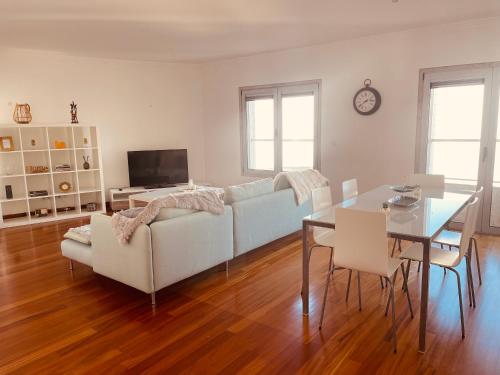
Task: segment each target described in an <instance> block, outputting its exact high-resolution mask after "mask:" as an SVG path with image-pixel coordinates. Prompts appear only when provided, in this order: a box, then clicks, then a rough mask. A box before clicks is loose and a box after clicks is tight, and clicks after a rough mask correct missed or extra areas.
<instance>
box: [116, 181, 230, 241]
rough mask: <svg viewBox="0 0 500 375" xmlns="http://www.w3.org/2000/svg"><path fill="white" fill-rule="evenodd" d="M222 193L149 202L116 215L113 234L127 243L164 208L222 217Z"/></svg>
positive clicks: (201, 192) (200, 192) (191, 193)
mask: <svg viewBox="0 0 500 375" xmlns="http://www.w3.org/2000/svg"><path fill="white" fill-rule="evenodd" d="M222 193H223V190H222V189H210V190H194V191H186V192H180V193H172V194H169V195H167V196H166V197H162V198H157V199H155V200H153V201H151V202H149V203H148V205H147V206H146V207H139V208H131V209H129V210H125V211H120V212H117V213H114V214H113V216H112V218H111V226H112V228H113V233H114V234H115V236H116V238H117V239H118V241H119V242H120V243H122V244H125V243H127V242H128V241H129V240H130V238H131V237H132V235H133V234H134V232H135V230H136V229H137V228H138V227H139V225H141V224H149V223H151V222H152V221H153V220H154V219H155V218H156V216H157V215H158V213H159V212H160V209H162V208H185V209H191V210H198V211H207V212H211V213H213V214H217V215H221V214H223V213H224V201H223V200H222Z"/></svg>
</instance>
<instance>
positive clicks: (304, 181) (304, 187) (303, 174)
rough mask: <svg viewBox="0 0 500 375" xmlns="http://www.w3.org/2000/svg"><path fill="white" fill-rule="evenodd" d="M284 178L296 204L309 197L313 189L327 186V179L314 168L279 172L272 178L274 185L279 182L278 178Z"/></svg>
mask: <svg viewBox="0 0 500 375" xmlns="http://www.w3.org/2000/svg"><path fill="white" fill-rule="evenodd" d="M282 178H286V179H287V180H288V182H289V184H290V186H291V187H292V189H293V191H294V192H295V199H296V200H297V204H298V205H301V204H302V203H304V202H305V201H307V200H308V199H310V198H311V191H312V190H313V189H316V188H319V187H323V186H327V185H328V179H327V178H326V177H324V176H323V175H322V174H321V173H319V172H318V171H317V170H315V169H306V170H303V171H292V172H280V173H278V174H277V175H276V177H275V178H274V187H275V189H274V190H276V186H277V185H278V184H279V182H280V179H282Z"/></svg>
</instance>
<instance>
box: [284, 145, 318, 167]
mask: <svg viewBox="0 0 500 375" xmlns="http://www.w3.org/2000/svg"><path fill="white" fill-rule="evenodd" d="M313 166H314V141H302V142H301V141H284V142H283V170H284V171H290V170H297V169H306V168H313Z"/></svg>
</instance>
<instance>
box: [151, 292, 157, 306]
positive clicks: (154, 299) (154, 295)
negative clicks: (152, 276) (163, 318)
mask: <svg viewBox="0 0 500 375" xmlns="http://www.w3.org/2000/svg"><path fill="white" fill-rule="evenodd" d="M151 305H153V306H155V305H156V294H155V292H153V293H151Z"/></svg>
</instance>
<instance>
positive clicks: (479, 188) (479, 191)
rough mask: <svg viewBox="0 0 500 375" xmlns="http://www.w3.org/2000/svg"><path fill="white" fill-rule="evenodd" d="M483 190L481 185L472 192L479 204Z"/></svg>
mask: <svg viewBox="0 0 500 375" xmlns="http://www.w3.org/2000/svg"><path fill="white" fill-rule="evenodd" d="M483 190H484V188H483V187H482V186H479V187H478V188H477V190H476V192H475V193H474V197H477V199H478V204H479V205H481V202H482V199H483Z"/></svg>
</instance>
